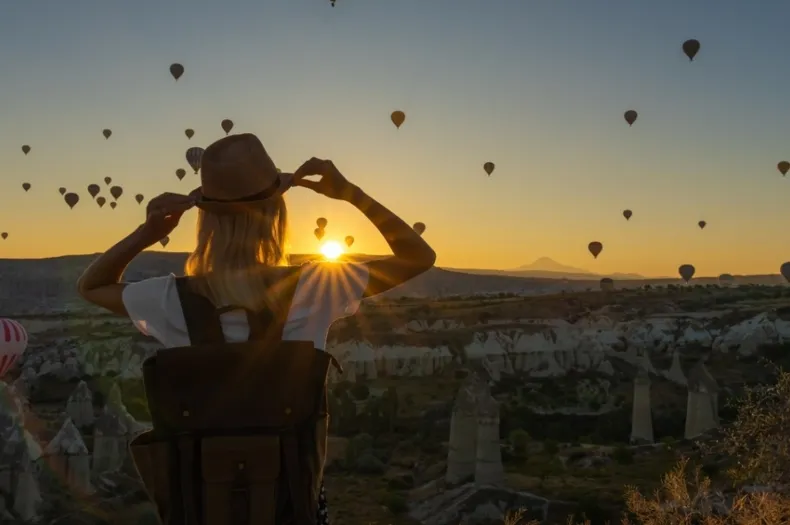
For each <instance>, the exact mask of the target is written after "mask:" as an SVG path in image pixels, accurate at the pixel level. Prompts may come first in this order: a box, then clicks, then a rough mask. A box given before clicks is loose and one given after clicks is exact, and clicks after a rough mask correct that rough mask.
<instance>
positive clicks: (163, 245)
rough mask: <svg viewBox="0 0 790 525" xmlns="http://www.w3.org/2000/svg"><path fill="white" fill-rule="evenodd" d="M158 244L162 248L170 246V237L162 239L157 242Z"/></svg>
mask: <svg viewBox="0 0 790 525" xmlns="http://www.w3.org/2000/svg"><path fill="white" fill-rule="evenodd" d="M159 244H161V245H162V248H167V245H168V244H170V237H165V238H164V239H162V240H161V241H159Z"/></svg>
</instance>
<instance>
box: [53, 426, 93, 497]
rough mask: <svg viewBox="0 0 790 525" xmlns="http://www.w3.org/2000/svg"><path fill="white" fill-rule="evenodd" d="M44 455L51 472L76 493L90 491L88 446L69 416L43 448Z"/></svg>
mask: <svg viewBox="0 0 790 525" xmlns="http://www.w3.org/2000/svg"><path fill="white" fill-rule="evenodd" d="M44 455H45V456H46V457H47V460H48V463H49V465H50V467H51V468H52V470H53V472H55V473H56V474H57V475H59V477H60V479H62V480H64V481H65V482H66V483H67V484H68V486H69V487H70V488H71V489H72V490H75V491H77V492H78V493H79V492H82V493H87V492H90V490H91V487H90V460H91V458H90V455H89V453H88V447H86V446H85V442H84V441H83V440H82V436H81V435H80V431H79V430H77V427H76V426H75V425H74V422H73V421H72V420H71V418H66V420H65V421H64V422H63V426H61V427H60V430H59V431H58V433H57V434H56V435H55V437H54V438H52V441H50V442H49V444H47V446H46V448H45V449H44Z"/></svg>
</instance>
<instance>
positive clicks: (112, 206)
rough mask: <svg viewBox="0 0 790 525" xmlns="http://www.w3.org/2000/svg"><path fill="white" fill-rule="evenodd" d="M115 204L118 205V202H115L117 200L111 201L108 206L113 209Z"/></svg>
mask: <svg viewBox="0 0 790 525" xmlns="http://www.w3.org/2000/svg"><path fill="white" fill-rule="evenodd" d="M116 206H118V203H117V202H115V201H112V202H111V203H110V208H112V209H113V210H114V209H115V207H116Z"/></svg>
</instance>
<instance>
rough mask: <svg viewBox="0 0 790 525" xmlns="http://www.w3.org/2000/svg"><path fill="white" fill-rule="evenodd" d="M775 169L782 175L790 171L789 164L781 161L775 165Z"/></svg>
mask: <svg viewBox="0 0 790 525" xmlns="http://www.w3.org/2000/svg"><path fill="white" fill-rule="evenodd" d="M776 167H777V168H778V169H779V172H780V173H781V174H782V175H787V170H790V162H787V161H786V160H783V161H782V162H780V163H779V164H777V165H776Z"/></svg>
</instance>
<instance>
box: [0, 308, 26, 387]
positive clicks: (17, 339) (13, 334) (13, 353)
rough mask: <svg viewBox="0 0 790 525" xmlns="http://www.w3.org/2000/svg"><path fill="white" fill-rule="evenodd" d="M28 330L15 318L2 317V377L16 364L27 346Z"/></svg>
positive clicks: (0, 357) (0, 361)
mask: <svg viewBox="0 0 790 525" xmlns="http://www.w3.org/2000/svg"><path fill="white" fill-rule="evenodd" d="M27 341H28V337H27V331H25V328H24V327H23V326H22V325H21V324H19V322H18V321H14V320H13V319H0V377H3V376H4V375H5V374H6V372H8V370H10V369H11V367H12V366H14V363H16V362H17V360H18V359H19V356H21V355H22V354H23V353H24V352H25V349H26V348H27Z"/></svg>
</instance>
